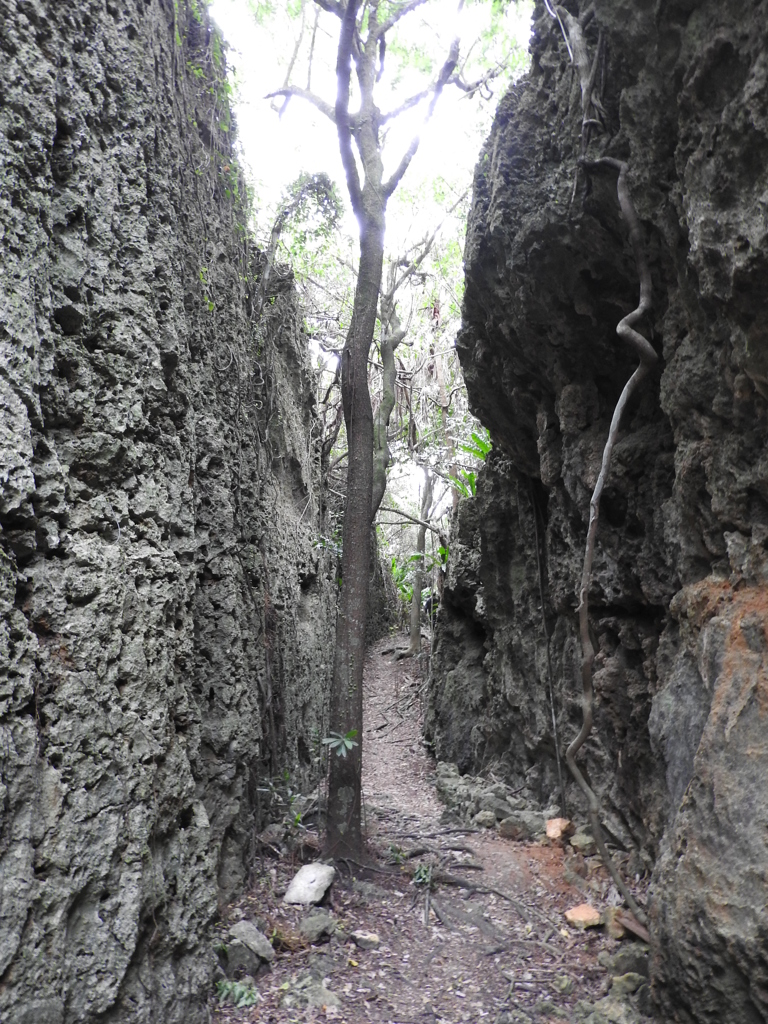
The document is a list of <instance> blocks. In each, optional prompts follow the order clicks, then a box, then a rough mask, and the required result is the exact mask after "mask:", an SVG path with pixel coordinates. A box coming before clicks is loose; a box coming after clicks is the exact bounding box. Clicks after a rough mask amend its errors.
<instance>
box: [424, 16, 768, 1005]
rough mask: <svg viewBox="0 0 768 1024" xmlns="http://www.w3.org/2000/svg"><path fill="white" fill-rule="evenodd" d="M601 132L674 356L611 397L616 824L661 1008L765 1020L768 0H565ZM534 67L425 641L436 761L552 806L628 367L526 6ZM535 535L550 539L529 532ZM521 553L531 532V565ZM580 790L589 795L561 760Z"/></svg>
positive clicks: (486, 178) (608, 752)
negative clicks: (476, 439)
mask: <svg viewBox="0 0 768 1024" xmlns="http://www.w3.org/2000/svg"><path fill="white" fill-rule="evenodd" d="M566 6H567V8H568V10H569V12H570V13H571V14H573V15H582V16H584V15H585V14H587V9H588V7H591V8H592V10H593V15H592V16H591V17H590V16H587V17H583V21H584V36H585V40H586V44H587V48H588V50H589V53H590V55H591V57H594V55H595V54H596V52H597V50H598V46H599V47H600V52H601V56H600V58H599V61H598V65H597V75H596V78H595V81H596V83H597V85H596V89H597V90H598V93H599V95H600V96H601V98H602V106H603V108H604V111H605V113H604V120H605V124H606V127H607V131H606V132H597V131H595V130H594V129H592V130H591V131H592V138H591V141H590V144H589V148H588V155H589V157H590V158H591V159H594V158H596V157H598V156H600V155H603V154H605V155H610V156H613V157H617V158H619V159H622V160H625V161H627V162H628V164H629V168H630V173H629V187H630V192H631V195H632V198H633V202H634V205H635V206H636V208H637V211H638V214H639V216H640V219H641V221H642V224H643V231H644V236H645V240H644V244H645V247H646V252H647V254H648V258H649V261H650V266H651V274H652V279H653V292H654V308H653V311H652V313H651V314H650V316H648V317H646V318H645V319H644V321H643V323H642V324H641V328H642V329H643V331H644V333H645V334H646V336H648V337H650V338H652V341H653V344H654V346H655V348H656V350H657V352H658V353H659V356H660V360H659V366H658V368H657V370H656V372H655V373H654V374H653V375H652V376H651V377H650V378H649V379H647V380H646V381H645V383H644V384H643V386H642V389H641V391H640V392H639V393H638V394H637V396H636V397H635V398H634V399H632V400H631V402H630V404H629V407H628V408H627V410H626V411H625V413H624V416H623V420H622V427H621V433H620V438H619V441H618V444H617V446H616V448H615V451H614V459H613V464H612V469H611V474H610V478H609V482H608V485H607V487H606V491H605V494H604V497H603V504H602V512H601V522H600V529H599V533H598V546H597V556H596V561H595V566H594V572H593V582H592V587H591V591H590V605H591V622H592V629H593V634H594V638H595V641H596V648H597V650H598V654H597V659H596V662H595V675H594V685H595V729H594V732H593V734H592V738H591V739H590V740H589V741H588V743H587V745H586V748H585V749H583V750H582V753H581V754H580V761H581V763H582V764H584V765H585V767H586V769H587V771H588V773H589V777H590V778H591V780H592V782H593V784H594V786H595V788H596V789H597V790H598V791H599V793H600V796H601V800H602V803H603V807H604V808H605V810H606V820H607V824H608V826H609V828H610V829H611V831H612V832H614V833H615V836H616V838H617V839H620V840H622V841H623V842H624V843H628V842H634V843H636V844H639V845H641V846H642V847H645V848H646V849H647V850H648V852H650V853H651V854H653V855H654V856H656V858H657V859H656V867H655V873H654V882H653V902H652V908H651V910H652V921H651V925H652V934H653V941H654V958H653V964H652V975H653V983H654V991H655V996H656V999H657V1000H658V1002H659V1003H660V1005H661V1010H662V1013H663V1015H664V1016H663V1019H664V1020H675V1021H686V1022H690V1021H697V1022H707V1024H714V1022H715V1021H726V1020H727V1021H728V1022H729V1024H753V1022H758V1021H766V1020H768V954H767V953H766V950H767V949H768V941H767V939H768V911H767V910H766V901H765V898H764V893H765V889H766V879H767V878H768V785H766V783H767V782H768V739H766V735H768V734H767V732H766V727H765V723H766V721H767V720H768V719H767V718H766V715H768V710H767V709H768V675H767V674H766V664H765V657H766V654H765V652H766V644H767V643H768V636H767V632H766V627H767V626H768V616H767V614H766V613H767V612H768V606H766V603H765V594H766V590H765V587H766V583H768V557H767V553H766V540H767V539H768V472H767V470H768V465H767V464H766V455H765V453H766V433H767V429H766V428H767V427H768V416H767V413H768V402H767V401H766V399H767V398H768V371H767V367H768V303H767V302H766V299H765V288H764V281H765V279H766V271H767V270H768V267H767V266H766V263H767V262H768V259H767V257H766V251H768V250H767V249H766V243H767V242H768V211H767V208H766V196H767V195H768V159H767V158H768V101H767V100H766V96H767V95H768V89H767V86H768V81H767V79H768V63H766V53H767V52H768V46H767V45H766V44H767V43H768V38H767V37H766V26H768V5H766V3H765V2H751V0H750V2H746V0H735V2H733V3H728V4H722V3H719V2H714V0H701V2H690V0H667V2H661V3H658V4H651V3H637V2H634V0H633V2H631V3H630V2H623V0H622V2H616V0H595V2H594V3H593V4H591V5H588V4H587V3H586V2H581V0H573V2H570V0H569V2H568V3H567V4H566ZM534 29H535V31H534V36H533V42H532V53H533V66H532V70H531V72H530V74H529V75H528V76H527V78H526V79H525V80H524V81H522V82H521V83H520V84H519V85H518V86H517V87H515V88H514V89H513V90H512V91H511V93H510V94H509V95H508V96H507V97H506V98H505V99H504V100H503V101H502V103H501V105H500V109H499V112H498V115H497V118H496V122H495V125H494V128H493V132H492V134H491V137H490V138H489V140H488V143H487V144H486V147H485V149H484V151H483V153H482V154H481V159H480V163H479V165H478V169H477V173H476V178H475V196H474V203H473V208H472V213H471V218H470V224H469V233H468V239H467V250H466V267H467V289H466V300H465V311H464V315H465V325H464V328H463V332H462V334H461V336H460V338H459V352H460V355H461V360H462V365H463V368H464V373H465V378H466V381H467V387H468V389H469V394H470V399H471V402H472V404H473V408H474V411H475V413H476V414H477V415H478V416H479V417H480V418H481V419H482V421H483V422H484V423H485V424H486V425H487V426H488V427H489V428H490V430H491V433H492V437H493V441H494V444H495V450H494V453H493V455H492V457H491V458H490V460H489V463H488V466H487V468H486V470H485V472H484V474H483V477H482V479H481V481H480V482H479V485H478V496H477V498H476V499H475V500H474V501H473V502H470V503H465V504H464V505H463V506H462V507H461V509H460V513H459V516H458V519H457V522H456V524H455V529H454V537H453V540H452V549H451V566H450V569H449V573H448V579H447V584H446V590H445V595H444V601H443V606H442V608H441V612H440V617H439V624H438V633H439V635H438V639H437V649H436V653H435V657H434V659H433V676H432V682H431V697H430V700H431V706H430V710H429V715H428V726H427V727H428V732H429V733H430V735H431V737H432V739H433V741H434V743H435V746H436V753H437V755H438V757H439V758H441V759H444V760H451V761H455V762H457V763H459V764H460V765H461V766H462V768H463V769H464V770H469V769H472V770H473V771H474V770H477V769H478V768H480V767H482V765H483V764H485V763H488V762H489V761H491V760H497V761H500V762H501V763H502V764H504V765H506V769H507V774H508V776H509V778H510V779H512V780H514V781H516V782H517V783H518V784H519V785H523V784H527V787H528V794H529V796H530V797H533V798H536V799H538V800H539V801H540V802H541V803H542V804H545V803H546V802H548V801H549V800H550V798H551V797H552V795H553V792H554V791H555V790H556V788H557V772H556V766H555V761H554V743H553V736H552V733H553V729H552V725H551V711H550V703H549V696H548V675H549V673H548V666H547V649H548V650H549V655H550V659H551V675H552V681H553V688H554V703H555V708H556V712H557V725H558V733H559V736H560V745H561V749H562V748H564V746H565V745H566V744H567V743H568V742H570V740H571V739H572V738H573V737H574V736H575V734H576V732H577V730H578V728H579V726H580V724H581V709H580V696H581V682H580V678H579V661H580V649H579V644H578V636H577V631H576V605H577V588H578V583H579V578H580V574H581V565H582V559H583V553H584V543H585V537H586V525H587V519H588V506H589V497H590V493H591V491H592V488H593V486H594V483H595V480H596V478H597V474H598V471H599V466H600V459H601V454H602V448H603V445H604V443H605V439H606V436H607V433H608V425H609V422H610V419H611V415H612V413H613V409H614V407H615V404H616V401H617V398H618V396H619V393H620V391H621V388H622V387H623V385H624V382H625V381H626V380H627V379H628V377H629V375H630V374H631V373H632V371H633V369H634V367H635V366H636V365H637V360H636V357H634V356H633V354H632V353H631V352H630V351H629V350H628V349H627V348H626V347H625V346H624V343H623V342H621V341H620V340H619V339H618V338H617V337H616V335H615V328H616V325H617V323H618V321H619V320H620V318H621V317H623V316H624V315H626V314H627V313H628V312H629V311H630V310H632V309H634V308H635V307H636V306H637V304H638V294H639V284H638V276H637V269H636V265H635V261H634V259H633V255H632V250H631V248H630V246H629V243H628V237H627V232H626V227H625V225H624V224H623V223H622V219H621V217H620V215H619V208H618V203H617V198H616V173H615V171H611V170H607V169H601V170H596V171H593V172H591V173H590V174H589V176H588V178H587V176H586V174H585V172H584V170H580V171H579V174H578V181H577V185H576V188H575V192H574V177H575V175H576V160H577V158H578V156H579V155H580V150H581V138H580V136H581V119H582V109H581V95H580V89H579V76H578V74H576V73H575V72H574V71H573V69H572V68H571V66H570V63H569V59H568V54H567V51H566V46H565V43H564V41H563V38H562V35H561V31H560V28H559V26H558V23H557V22H556V21H554V20H553V19H551V18H550V17H549V16H548V15H547V13H546V11H545V9H544V6H543V5H542V4H541V3H538V4H537V5H536V12H535V20H534ZM537 538H538V540H537ZM537 549H538V551H539V554H540V558H541V591H542V592H543V609H542V598H541V596H540V589H539V571H538V566H537ZM568 798H569V802H570V803H571V805H572V806H574V805H575V806H576V807H578V805H579V803H580V795H579V793H578V791H577V790H576V789H575V787H573V784H569V791H568Z"/></svg>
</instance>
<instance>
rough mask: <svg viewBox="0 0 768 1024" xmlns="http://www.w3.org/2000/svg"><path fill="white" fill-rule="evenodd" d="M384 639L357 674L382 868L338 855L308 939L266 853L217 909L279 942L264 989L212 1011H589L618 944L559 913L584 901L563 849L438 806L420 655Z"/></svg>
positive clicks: (448, 1022)
mask: <svg viewBox="0 0 768 1024" xmlns="http://www.w3.org/2000/svg"><path fill="white" fill-rule="evenodd" d="M392 649H393V644H392V641H391V640H385V641H381V642H380V643H378V644H376V645H374V647H373V648H372V649H371V651H370V653H369V656H368V661H367V664H366V673H365V723H366V725H365V736H364V747H363V751H364V755H363V756H364V767H363V785H364V792H365V811H366V825H367V830H368V835H369V849H370V852H371V854H372V855H374V856H375V863H376V864H377V865H378V866H377V867H376V868H375V869H374V870H373V871H371V870H368V871H366V870H364V869H362V868H361V867H360V866H358V865H354V864H349V865H348V867H349V868H350V874H349V875H344V874H341V875H340V877H337V880H336V882H335V883H334V885H333V887H332V889H331V891H330V899H329V904H328V906H327V910H328V911H330V912H331V914H332V917H333V919H334V923H335V925H336V928H337V931H336V933H335V934H334V935H332V936H331V937H330V940H328V939H327V937H326V938H325V940H324V941H323V942H318V943H317V944H315V945H311V944H309V943H308V942H307V941H306V939H304V938H302V936H301V934H300V931H299V925H300V923H301V921H302V919H303V918H306V917H307V916H308V914H309V913H310V912H311V911H312V910H313V909H314V908H310V910H307V909H305V908H298V907H287V906H285V905H284V904H282V903H281V900H280V897H281V896H282V894H283V893H284V892H285V888H286V886H287V884H288V882H289V880H290V878H291V877H292V876H293V875H294V874H295V871H296V869H297V868H298V866H299V865H298V862H296V863H294V864H292V863H291V860H290V859H289V858H286V857H283V858H281V859H279V860H278V859H269V858H266V859H265V865H266V869H265V871H264V873H263V874H261V875H260V877H259V878H258V879H257V880H256V884H255V886H254V889H253V890H252V891H251V892H250V893H249V894H248V895H246V896H245V897H244V898H243V899H241V900H240V901H238V903H237V904H235V905H234V906H232V907H230V908H228V911H227V913H226V915H225V920H224V927H226V926H228V925H229V924H231V923H233V922H234V921H236V920H239V919H241V918H246V919H249V918H250V919H253V920H254V921H255V923H256V924H257V925H260V926H261V927H262V930H263V931H264V932H265V933H266V934H268V935H270V937H272V941H273V944H274V945H275V947H276V949H277V950H278V953H277V956H276V958H275V960H274V962H273V964H272V965H271V968H270V969H269V970H268V971H265V973H261V974H259V976H258V978H257V979H256V980H255V988H256V989H257V990H258V993H259V1000H260V1001H259V1002H258V1003H256V1004H255V1005H253V1006H251V1007H243V1008H240V1009H236V1008H234V1007H217V1008H216V1009H215V1011H214V1017H213V1019H214V1020H215V1021H217V1022H221V1024H223V1022H228V1024H230V1022H241V1021H264V1022H275V1024H278V1022H280V1024H283V1022H285V1024H288V1022H299V1021H300V1022H309V1021H324V1020H337V1021H342V1022H347V1024H358V1022H361V1021H379V1022H386V1024H459V1022H462V1024H463V1022H480V1021H487V1022H489V1024H529V1022H536V1024H555V1022H557V1024H561V1022H562V1021H564V1020H565V1021H568V1020H571V1021H580V1020H583V1019H586V1018H587V1013H586V1007H585V1003H587V1002H588V1003H593V1002H594V1001H595V1000H596V999H598V998H599V997H600V996H601V995H603V994H604V993H605V989H606V987H607V986H606V982H607V976H606V972H605V970H604V969H603V967H601V966H599V964H598V962H597V958H598V954H599V953H600V952H601V951H604V950H605V951H607V952H608V953H610V954H613V953H615V952H616V950H617V949H618V948H619V943H618V942H616V941H615V940H613V939H611V938H609V937H608V936H607V935H606V934H605V933H604V932H603V931H602V930H595V929H590V930H588V931H583V932H580V931H576V930H574V929H571V928H569V927H568V926H567V925H566V924H565V920H564V917H563V915H564V912H565V910H566V909H568V908H569V907H572V906H574V905H575V904H579V903H581V902H583V901H584V898H585V897H584V894H583V893H582V892H579V890H578V889H576V888H574V887H572V886H571V885H570V884H569V883H568V882H567V881H566V880H565V879H564V877H563V872H564V869H565V865H564V854H563V851H562V849H560V848H559V847H557V846H549V845H542V844H541V843H534V842H530V843H522V842H513V841H511V840H506V839H502V838H500V837H499V836H498V835H497V834H496V833H495V832H493V831H489V830H478V829H473V828H471V827H469V826H467V825H465V824H462V823H461V822H459V821H458V820H457V819H456V818H454V817H453V815H452V814H451V813H450V812H448V811H446V810H445V808H444V807H443V805H442V804H441V803H440V801H439V800H438V798H437V795H436V792H435V787H434V778H435V771H434V767H433V765H432V763H431V761H430V759H429V757H428V756H427V754H426V752H425V750H424V747H423V744H422V742H421V711H422V707H421V699H420V697H421V687H422V680H421V679H420V678H418V675H417V666H416V663H415V662H411V661H401V662H398V663H395V664H393V663H392V653H391V652H392ZM315 912H316V911H315ZM356 930H365V931H367V932H375V933H376V936H377V937H378V942H379V944H378V948H374V949H362V948H359V946H358V945H356V944H355V942H354V941H353V940H352V938H351V935H352V933H353V932H355V931H356ZM580 1000H581V1001H584V1002H582V1003H581V1005H579V1001H580ZM308 1002H309V1003H310V1004H311V1003H316V1004H317V1005H307V1003H308Z"/></svg>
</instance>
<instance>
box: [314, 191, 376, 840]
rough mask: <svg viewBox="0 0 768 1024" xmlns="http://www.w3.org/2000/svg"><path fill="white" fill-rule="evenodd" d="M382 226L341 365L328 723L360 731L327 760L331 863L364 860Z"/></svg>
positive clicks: (364, 257) (364, 261) (364, 245)
mask: <svg viewBox="0 0 768 1024" xmlns="http://www.w3.org/2000/svg"><path fill="white" fill-rule="evenodd" d="M380 219H381V225H382V226H381V227H378V226H376V225H370V224H368V225H365V226H364V228H363V230H362V231H361V238H360V268H359V272H358V281H357V289H356V291H355V304H354V311H353V314H352V323H351V325H350V329H349V334H348V335H347V340H346V344H345V346H344V351H343V353H342V364H341V394H342V402H343V405H344V419H345V423H346V428H347V444H348V451H349V457H348V469H347V499H346V504H345V508H344V525H343V530H342V558H341V572H342V585H341V599H340V602H339V613H338V618H337V620H336V654H335V659H334V670H333V690H332V694H331V716H330V720H331V723H333V726H334V729H335V730H336V731H338V732H340V733H342V734H345V733H349V732H350V731H351V730H353V729H354V730H356V735H355V740H356V742H357V746H356V747H354V748H353V749H352V750H351V751H350V752H349V754H348V755H347V756H346V757H340V756H339V755H338V754H336V753H335V752H333V751H331V754H330V772H329V780H328V819H327V831H326V850H325V852H326V854H330V855H332V856H334V857H340V856H345V855H350V856H357V857H359V856H360V854H361V852H362V844H363V835H362V806H361V803H362V801H361V770H362V753H363V748H362V741H363V728H362V722H363V665H364V662H365V624H366V620H367V616H368V575H369V572H370V559H371V547H370V543H371V540H370V538H371V496H372V490H373V412H372V409H371V396H370V392H369V390H368V351H369V348H370V339H371V337H372V336H373V331H374V327H375V324H376V308H377V305H378V299H379V286H380V284H381V270H382V264H383V259H384V249H383V237H384V234H383V210H382V211H381V217H380Z"/></svg>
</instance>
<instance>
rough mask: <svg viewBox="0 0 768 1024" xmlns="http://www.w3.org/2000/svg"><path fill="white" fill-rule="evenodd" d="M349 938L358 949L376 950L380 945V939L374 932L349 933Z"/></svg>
mask: <svg viewBox="0 0 768 1024" xmlns="http://www.w3.org/2000/svg"><path fill="white" fill-rule="evenodd" d="M349 937H350V939H352V941H353V942H354V944H355V945H356V946H359V948H360V949H378V948H379V946H380V945H381V939H380V938H379V936H378V935H377V934H376V932H366V931H356V932H350V934H349Z"/></svg>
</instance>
